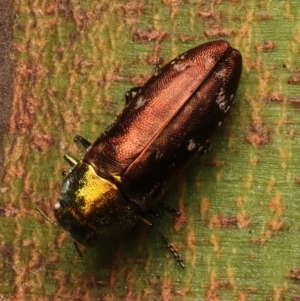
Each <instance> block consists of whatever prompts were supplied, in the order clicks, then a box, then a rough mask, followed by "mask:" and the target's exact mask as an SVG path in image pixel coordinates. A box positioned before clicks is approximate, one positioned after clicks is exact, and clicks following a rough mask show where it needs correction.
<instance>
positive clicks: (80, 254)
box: [74, 241, 83, 258]
mask: <svg viewBox="0 0 300 301" xmlns="http://www.w3.org/2000/svg"><path fill="white" fill-rule="evenodd" d="M74 246H75V250H76V252H77V254H78V255H79V256H80V257H82V258H83V255H82V253H81V251H80V249H79V247H78V243H77V242H76V241H74Z"/></svg>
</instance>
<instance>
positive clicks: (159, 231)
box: [138, 215, 185, 268]
mask: <svg viewBox="0 0 300 301" xmlns="http://www.w3.org/2000/svg"><path fill="white" fill-rule="evenodd" d="M138 217H139V219H141V220H142V221H143V222H144V223H145V224H146V225H148V226H150V227H151V228H152V229H154V230H155V231H156V232H157V234H158V235H159V236H160V238H161V240H162V242H163V243H164V244H165V245H167V247H168V248H169V250H170V251H171V252H172V253H173V256H174V257H175V259H176V261H177V262H178V263H179V264H180V265H181V267H182V268H185V264H184V262H183V259H182V257H181V255H180V254H179V253H178V251H177V250H176V249H175V248H174V246H173V245H172V244H171V243H170V242H169V240H168V238H167V237H166V236H165V234H164V233H163V232H162V231H161V230H160V229H159V228H157V227H155V226H154V225H153V224H152V223H151V222H149V221H148V220H147V219H145V218H144V217H142V216H140V215H139V216H138Z"/></svg>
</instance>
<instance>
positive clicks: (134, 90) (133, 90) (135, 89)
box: [125, 86, 143, 105]
mask: <svg viewBox="0 0 300 301" xmlns="http://www.w3.org/2000/svg"><path fill="white" fill-rule="evenodd" d="M142 88H143V87H142V86H137V87H133V88H131V89H130V90H129V91H127V92H126V93H125V103H126V105H128V104H129V103H130V102H131V101H132V99H133V94H134V93H139V91H140V90H141V89H142Z"/></svg>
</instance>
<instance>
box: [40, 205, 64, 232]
mask: <svg viewBox="0 0 300 301" xmlns="http://www.w3.org/2000/svg"><path fill="white" fill-rule="evenodd" d="M35 209H36V210H37V211H38V212H39V213H40V214H41V215H42V216H43V217H44V218H45V219H46V220H47V221H48V222H50V223H51V224H52V225H54V226H56V227H58V228H60V226H59V225H58V224H57V223H56V222H55V221H54V220H52V219H51V218H50V217H49V216H47V215H46V214H45V213H44V211H42V210H41V209H40V208H39V207H36V208H35Z"/></svg>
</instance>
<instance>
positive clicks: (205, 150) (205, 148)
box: [199, 140, 211, 155]
mask: <svg viewBox="0 0 300 301" xmlns="http://www.w3.org/2000/svg"><path fill="white" fill-rule="evenodd" d="M210 149H211V143H210V141H209V140H207V141H205V144H204V145H203V146H201V149H200V152H199V155H204V154H206V153H208V152H209V151H210Z"/></svg>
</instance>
